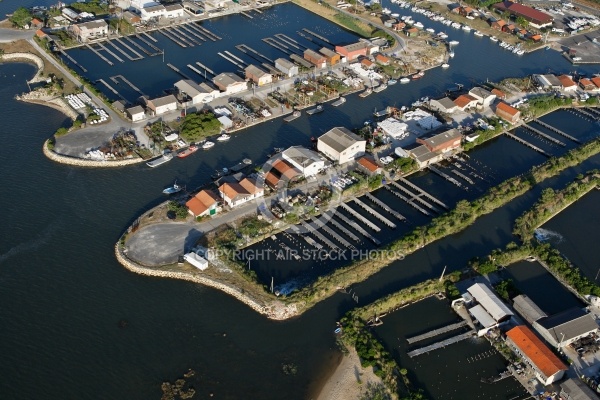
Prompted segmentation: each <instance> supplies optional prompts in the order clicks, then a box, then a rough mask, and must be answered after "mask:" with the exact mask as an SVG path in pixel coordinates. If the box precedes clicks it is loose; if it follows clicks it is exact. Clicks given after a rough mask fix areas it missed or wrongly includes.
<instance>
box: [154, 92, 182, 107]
mask: <svg viewBox="0 0 600 400" xmlns="http://www.w3.org/2000/svg"><path fill="white" fill-rule="evenodd" d="M150 102H151V103H152V104H153V105H154V107H160V106H165V105H167V104H173V103H177V99H176V98H175V96H173V95H172V94H170V95H168V96H163V97H158V98H156V99H152V100H150Z"/></svg>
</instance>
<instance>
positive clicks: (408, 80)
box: [400, 77, 410, 83]
mask: <svg viewBox="0 0 600 400" xmlns="http://www.w3.org/2000/svg"><path fill="white" fill-rule="evenodd" d="M408 82H410V78H407V77H404V78H401V79H400V83H408Z"/></svg>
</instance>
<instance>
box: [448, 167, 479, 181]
mask: <svg viewBox="0 0 600 400" xmlns="http://www.w3.org/2000/svg"><path fill="white" fill-rule="evenodd" d="M451 171H452V173H453V174H454V175H456V176H458V177H459V178H462V179H463V180H464V181H466V182H467V183H470V184H471V185H474V184H475V182H473V179H471V178H469V177H468V176H466V175H465V174H463V173H462V172H460V171H457V170H455V169H452V170H451Z"/></svg>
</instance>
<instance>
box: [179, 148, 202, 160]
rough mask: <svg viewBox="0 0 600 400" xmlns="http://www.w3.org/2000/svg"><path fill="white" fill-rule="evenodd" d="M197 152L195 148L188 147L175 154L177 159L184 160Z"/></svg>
mask: <svg viewBox="0 0 600 400" xmlns="http://www.w3.org/2000/svg"><path fill="white" fill-rule="evenodd" d="M197 151H198V147H197V146H190V147H188V148H187V149H185V150H183V151H182V152H180V153H177V158H186V157H188V156H191V155H192V154H194V153H195V152H197Z"/></svg>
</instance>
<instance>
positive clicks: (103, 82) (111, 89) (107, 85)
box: [98, 79, 127, 101]
mask: <svg viewBox="0 0 600 400" xmlns="http://www.w3.org/2000/svg"><path fill="white" fill-rule="evenodd" d="M98 82H100V83H102V84H103V85H104V86H106V87H107V88H108V90H110V91H111V92H113V93H114V94H115V95H117V96H119V98H121V99H122V100H125V101H127V99H126V98H125V97H123V96H122V95H121V93H119V92H117V91H116V90H115V88H114V87H112V86H110V85H109V84H108V83H107V82H106V81H105V80H104V79H98Z"/></svg>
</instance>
